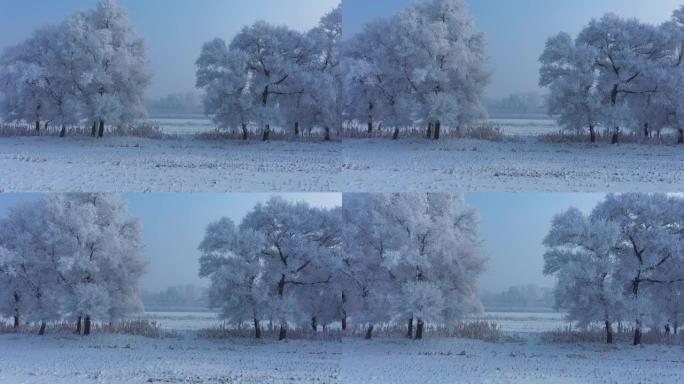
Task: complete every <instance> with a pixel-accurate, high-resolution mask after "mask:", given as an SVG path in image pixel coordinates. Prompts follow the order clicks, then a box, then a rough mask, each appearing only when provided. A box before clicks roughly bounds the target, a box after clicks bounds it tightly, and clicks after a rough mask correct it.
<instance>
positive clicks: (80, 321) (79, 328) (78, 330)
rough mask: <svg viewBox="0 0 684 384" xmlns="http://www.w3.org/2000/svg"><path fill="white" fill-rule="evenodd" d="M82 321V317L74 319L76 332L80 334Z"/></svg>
mask: <svg viewBox="0 0 684 384" xmlns="http://www.w3.org/2000/svg"><path fill="white" fill-rule="evenodd" d="M82 322H83V317H81V316H79V317H78V320H76V334H77V335H80V334H81V323H82Z"/></svg>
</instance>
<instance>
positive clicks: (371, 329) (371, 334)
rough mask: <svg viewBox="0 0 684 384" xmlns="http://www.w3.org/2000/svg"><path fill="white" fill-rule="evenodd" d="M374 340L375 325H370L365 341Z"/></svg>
mask: <svg viewBox="0 0 684 384" xmlns="http://www.w3.org/2000/svg"><path fill="white" fill-rule="evenodd" d="M372 338H373V325H372V324H371V325H369V326H368V329H367V330H366V336H364V339H366V340H370V339H372Z"/></svg>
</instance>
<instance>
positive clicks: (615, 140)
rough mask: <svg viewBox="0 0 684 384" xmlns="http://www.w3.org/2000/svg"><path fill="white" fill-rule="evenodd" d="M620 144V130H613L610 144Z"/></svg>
mask: <svg viewBox="0 0 684 384" xmlns="http://www.w3.org/2000/svg"><path fill="white" fill-rule="evenodd" d="M619 142H620V128H615V131H613V137H612V138H611V140H610V143H611V144H613V145H615V144H618V143H619Z"/></svg>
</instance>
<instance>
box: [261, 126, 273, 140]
mask: <svg viewBox="0 0 684 384" xmlns="http://www.w3.org/2000/svg"><path fill="white" fill-rule="evenodd" d="M261 139H262V141H269V140H271V126H270V125H269V124H266V129H264V134H263V136H262V138H261Z"/></svg>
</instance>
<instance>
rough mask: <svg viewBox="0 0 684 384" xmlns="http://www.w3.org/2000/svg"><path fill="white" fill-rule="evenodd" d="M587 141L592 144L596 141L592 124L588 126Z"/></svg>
mask: <svg viewBox="0 0 684 384" xmlns="http://www.w3.org/2000/svg"><path fill="white" fill-rule="evenodd" d="M589 141H590V142H591V143H592V144H594V143H596V128H594V126H593V125H590V126H589Z"/></svg>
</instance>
